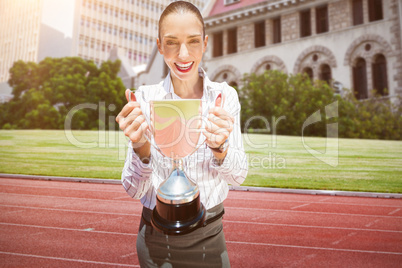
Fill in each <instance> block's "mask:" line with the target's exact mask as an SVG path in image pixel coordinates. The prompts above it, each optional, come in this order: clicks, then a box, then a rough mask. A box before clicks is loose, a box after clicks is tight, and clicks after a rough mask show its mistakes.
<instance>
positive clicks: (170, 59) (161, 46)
mask: <svg viewBox="0 0 402 268" xmlns="http://www.w3.org/2000/svg"><path fill="white" fill-rule="evenodd" d="M157 45H158V50H159V53H160V54H161V55H163V58H164V61H165V63H166V65H167V66H168V67H169V73H168V75H167V76H166V78H165V80H164V81H163V82H161V83H159V84H157V85H149V86H142V87H140V88H139V89H138V90H137V91H136V92H135V95H134V94H133V93H132V92H130V90H127V91H126V98H127V100H128V101H129V102H128V103H127V104H126V105H125V106H124V107H123V109H122V110H121V112H120V113H119V115H118V116H117V118H116V121H117V122H118V123H119V126H120V128H121V129H122V130H123V131H124V134H125V135H126V136H127V137H129V138H130V143H129V150H128V153H127V159H126V162H125V164H124V168H123V172H122V184H123V186H124V188H125V189H126V191H127V193H128V194H129V195H130V196H131V197H133V198H137V199H141V203H142V204H143V206H144V208H143V213H142V220H141V224H140V229H139V233H138V236H137V253H138V259H139V262H140V264H141V267H160V266H165V265H167V267H229V266H230V263H229V258H228V254H227V249H226V242H225V237H224V234H223V227H222V215H223V213H224V209H223V201H224V200H225V199H226V197H227V194H228V191H229V187H228V184H232V185H240V184H241V183H243V181H244V180H245V178H246V175H247V172H248V163H247V161H245V159H246V156H245V153H244V148H243V143H242V138H241V131H240V104H239V98H238V96H237V93H236V90H235V89H234V88H232V87H230V86H229V85H228V84H227V83H225V82H224V83H215V82H211V81H210V80H209V79H208V77H207V75H206V73H205V72H204V70H203V69H202V68H201V67H200V64H201V60H202V56H203V54H204V52H205V51H206V48H207V45H208V36H206V35H205V29H204V20H203V18H202V16H201V14H200V12H199V10H198V9H197V8H196V7H195V6H194V5H192V4H191V3H188V2H185V1H176V2H173V3H171V4H170V5H169V6H168V7H167V8H166V9H165V10H164V11H163V13H162V15H161V17H160V20H159V35H158V38H157ZM144 99H146V100H148V101H157V100H163V99H173V100H179V99H196V100H201V102H199V103H203V105H202V111H200V112H202V117H203V121H204V122H205V125H206V126H205V129H204V130H203V132H202V133H203V135H204V136H205V143H206V145H207V146H200V147H198V149H197V150H196V152H195V153H194V154H192V155H190V156H187V157H185V158H184V160H183V161H184V162H185V165H183V170H184V172H185V173H186V174H187V175H188V177H189V178H190V179H191V180H193V181H194V182H195V183H196V184H197V185H198V188H199V197H200V198H199V199H200V200H201V203H202V205H203V206H204V207H205V208H206V209H207V212H206V216H205V217H206V220H205V223H204V224H203V225H202V226H201V227H198V226H197V227H198V228H194V229H192V230H191V231H190V232H189V233H186V234H183V235H180V236H171V235H167V234H163V233H161V232H159V231H158V230H157V229H154V227H153V226H152V225H151V224H150V221H151V215H152V210H153V209H154V207H155V205H156V203H157V201H156V199H157V189H158V188H159V185H161V183H162V182H164V181H165V179H166V178H168V176H169V174H170V172H171V168H172V167H171V166H168V165H162V163H170V161H166V160H167V158H166V157H164V156H163V155H162V154H160V153H159V152H158V151H157V150H156V149H154V148H151V146H150V143H149V142H148V141H147V140H146V139H145V137H144V133H145V131H146V130H147V129H149V126H148V123H147V121H146V120H145V115H146V116H147V117H149V115H150V112H149V110H147V109H146V108H145V107H146V103H145V101H144ZM209 107H213V108H209ZM200 110H201V109H200ZM164 115H166V114H164ZM186 115H188V114H185V116H186ZM171 134H172V133H167V134H164V135H171ZM162 138H163V139H165V138H169V137H162ZM181 150H182V151H184V150H185V149H184V148H181ZM185 216H186V217H188V215H185Z"/></svg>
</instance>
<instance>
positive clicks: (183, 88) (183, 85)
mask: <svg viewBox="0 0 402 268" xmlns="http://www.w3.org/2000/svg"><path fill="white" fill-rule="evenodd" d="M170 78H171V80H172V84H173V88H174V93H175V94H176V95H177V96H179V97H180V98H182V99H201V98H202V94H203V79H202V77H200V76H199V75H198V73H197V76H196V77H194V78H192V79H189V80H186V81H183V80H180V79H178V78H177V77H175V76H174V75H170Z"/></svg>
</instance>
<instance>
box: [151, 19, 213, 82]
mask: <svg viewBox="0 0 402 268" xmlns="http://www.w3.org/2000/svg"><path fill="white" fill-rule="evenodd" d="M160 38H161V40H159V39H157V44H158V49H159V53H161V54H162V55H163V58H164V60H165V62H166V64H167V65H168V66H169V68H170V70H171V74H172V75H174V76H175V77H177V78H178V79H180V80H188V79H190V78H194V77H195V76H197V77H198V66H199V64H200V62H201V60H202V55H203V53H204V52H205V50H206V48H207V42H208V36H205V38H204V39H203V28H202V24H201V22H200V21H199V20H198V19H197V17H196V16H195V15H193V14H192V13H190V12H187V13H184V14H181V15H180V14H176V13H171V14H169V15H168V16H166V17H165V19H164V21H163V23H162V27H161V29H160Z"/></svg>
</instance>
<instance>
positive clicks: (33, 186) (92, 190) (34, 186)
mask: <svg viewBox="0 0 402 268" xmlns="http://www.w3.org/2000/svg"><path fill="white" fill-rule="evenodd" d="M80 183H81V182H80ZM81 184H82V183H81ZM0 186H13V187H23V188H40V189H60V190H72V191H85V192H102V193H122V192H124V189H123V186H121V185H118V184H116V185H110V186H109V187H116V188H117V187H121V189H123V191H113V190H101V189H85V188H76V187H75V188H72V187H64V186H60V187H56V186H42V185H20V184H7V183H0Z"/></svg>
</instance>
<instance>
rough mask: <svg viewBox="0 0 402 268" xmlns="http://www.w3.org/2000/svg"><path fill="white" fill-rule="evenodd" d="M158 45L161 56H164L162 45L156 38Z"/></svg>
mask: <svg viewBox="0 0 402 268" xmlns="http://www.w3.org/2000/svg"><path fill="white" fill-rule="evenodd" d="M156 45H157V46H158V50H159V54H161V55H163V50H162V44H161V42H160V40H159V38H156Z"/></svg>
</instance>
